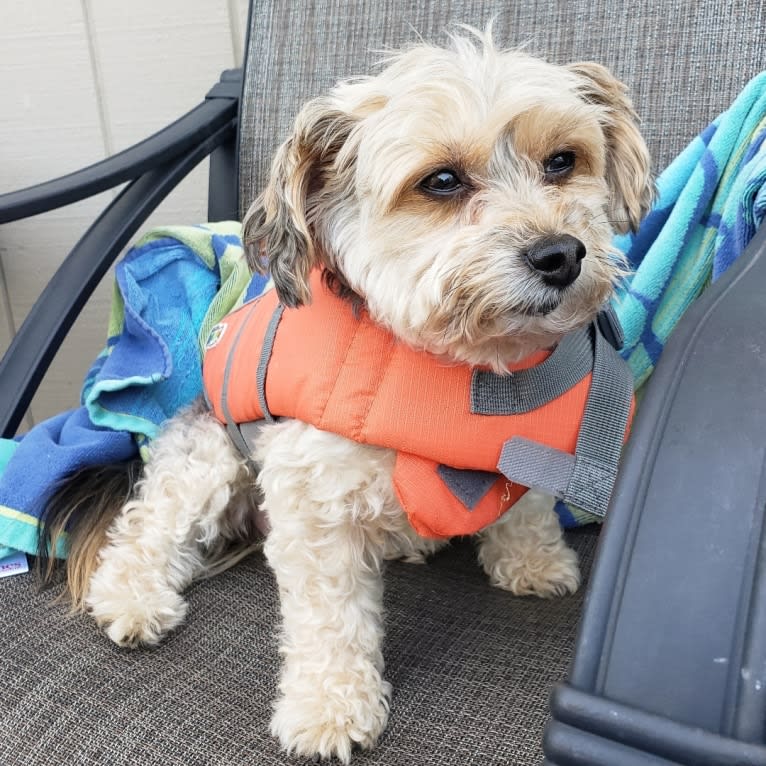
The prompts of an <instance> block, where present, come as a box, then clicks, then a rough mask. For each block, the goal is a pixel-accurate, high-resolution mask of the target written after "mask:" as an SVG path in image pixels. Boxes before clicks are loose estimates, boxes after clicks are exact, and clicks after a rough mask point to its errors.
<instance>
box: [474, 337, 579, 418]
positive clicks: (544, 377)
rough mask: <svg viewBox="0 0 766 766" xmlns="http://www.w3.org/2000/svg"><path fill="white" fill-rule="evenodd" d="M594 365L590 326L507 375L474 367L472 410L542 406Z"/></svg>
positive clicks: (504, 411)
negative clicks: (541, 359) (543, 357)
mask: <svg viewBox="0 0 766 766" xmlns="http://www.w3.org/2000/svg"><path fill="white" fill-rule="evenodd" d="M592 368H593V344H592V341H591V338H590V328H588V327H584V328H582V329H581V330H577V331H575V332H573V333H570V334H569V335H567V336H565V337H564V339H563V340H562V341H561V343H559V345H558V346H556V348H555V349H554V351H553V353H552V354H551V355H550V356H549V357H548V358H547V359H546V360H545V361H544V362H542V363H541V364H539V365H537V366H536V367H530V368H529V369H526V370H518V371H517V372H513V373H511V374H510V375H497V374H496V373H494V372H489V371H486V370H475V371H474V373H473V376H472V378H471V412H473V413H474V414H476V415H520V414H522V413H524V412H531V411H532V410H536V409H537V408H538V407H542V406H543V405H545V404H548V402H550V401H553V399H556V398H558V397H559V396H561V395H562V394H563V393H564V392H566V391H568V390H569V389H570V388H572V386H574V385H575V384H576V383H579V382H580V381H581V380H582V379H583V378H584V377H585V376H586V375H587V374H588V373H589V372H590V371H591V369H592Z"/></svg>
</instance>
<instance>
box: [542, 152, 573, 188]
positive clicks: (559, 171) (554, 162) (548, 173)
mask: <svg viewBox="0 0 766 766" xmlns="http://www.w3.org/2000/svg"><path fill="white" fill-rule="evenodd" d="M574 166H575V153H574V152H559V153H558V154H552V155H551V156H550V157H548V159H547V160H545V162H544V163H543V171H544V172H545V178H546V180H550V181H556V180H558V179H559V178H563V177H564V176H567V175H569V173H571V172H572V170H573V169H574Z"/></svg>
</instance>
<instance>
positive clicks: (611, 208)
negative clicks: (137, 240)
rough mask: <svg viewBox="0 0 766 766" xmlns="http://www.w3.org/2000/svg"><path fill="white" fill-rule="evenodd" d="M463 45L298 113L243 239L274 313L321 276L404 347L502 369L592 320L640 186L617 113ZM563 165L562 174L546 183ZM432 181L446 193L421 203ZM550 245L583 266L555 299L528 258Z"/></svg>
mask: <svg viewBox="0 0 766 766" xmlns="http://www.w3.org/2000/svg"><path fill="white" fill-rule="evenodd" d="M472 34H473V35H474V39H471V38H468V37H459V36H454V37H453V38H452V46H451V47H450V48H446V49H445V48H438V47H435V46H430V45H427V44H418V45H415V46H412V47H410V48H407V49H405V50H403V51H401V52H399V53H397V54H394V55H393V56H392V57H391V58H390V59H389V60H388V61H387V62H386V63H387V66H386V67H385V68H384V69H383V71H382V72H381V73H380V74H379V75H377V76H375V77H367V78H358V79H355V80H353V81H348V82H341V83H339V84H338V85H337V86H336V87H335V88H334V89H333V90H332V92H331V93H330V94H329V95H328V96H326V97H322V98H319V99H315V100H313V101H311V102H309V103H308V104H307V105H306V106H305V107H304V108H303V110H301V112H300V114H299V115H298V118H297V120H296V123H295V127H294V131H293V134H292V136H291V137H290V138H289V139H288V140H287V141H286V142H285V143H284V144H283V145H282V147H281V148H280V149H279V151H278V153H277V156H276V159H275V161H274V164H273V167H272V173H271V177H270V180H269V183H268V186H267V188H266V190H265V192H264V193H263V194H262V195H261V197H259V199H258V200H257V201H256V202H255V204H254V205H253V207H252V208H251V210H250V211H249V213H248V215H247V217H246V220H245V225H244V231H245V240H246V242H247V244H248V247H249V248H250V252H251V255H250V258H251V261H250V262H251V265H252V266H254V267H259V268H262V267H263V260H264V258H268V261H269V268H270V270H271V273H272V275H273V277H274V281H275V284H276V288H277V290H278V293H279V295H280V298H281V299H282V302H283V303H285V304H286V305H288V306H298V305H300V304H302V303H306V302H308V301H309V300H310V293H309V286H308V275H309V273H310V271H311V270H312V269H313V268H316V267H321V268H323V269H324V270H325V273H326V274H329V275H330V277H331V280H332V281H334V282H335V283H336V284H339V285H340V286H341V287H342V288H343V289H344V290H345V291H346V293H351V294H354V295H356V296H358V297H359V298H360V300H361V301H362V302H363V303H364V304H365V305H366V307H367V309H368V310H369V311H370V314H371V315H372V317H373V318H374V319H375V320H376V321H378V322H379V323H380V324H382V325H384V326H386V327H388V328H390V329H391V330H392V332H393V333H394V334H395V335H396V336H397V337H398V338H400V339H401V340H403V341H404V342H407V343H409V344H410V345H412V346H415V347H418V348H423V349H425V350H427V351H429V352H431V353H434V354H438V355H441V356H445V357H447V358H449V359H451V360H452V361H457V362H465V363H469V364H482V365H488V366H490V367H492V368H493V369H496V370H498V371H502V370H504V369H505V367H506V365H507V364H508V362H509V361H512V360H514V359H518V358H519V357H522V356H524V355H526V354H528V353H529V352H531V351H533V350H536V349H539V348H545V347H549V346H551V345H553V344H555V343H556V342H557V341H558V340H559V339H560V338H561V337H562V336H563V335H564V334H566V333H567V332H570V331H572V330H574V329H576V328H577V327H579V326H582V325H583V324H586V323H587V322H589V321H590V320H591V319H592V318H593V316H594V315H595V314H596V312H597V311H598V310H599V308H600V307H601V305H602V304H603V303H604V301H606V300H607V298H608V297H609V295H610V294H611V291H612V289H613V287H614V284H615V282H616V281H617V280H618V279H619V278H620V276H621V275H622V273H623V271H622V268H623V267H622V260H621V255H620V254H619V253H617V252H615V251H614V249H613V246H612V237H613V234H614V232H615V231H626V230H627V229H628V228H635V227H636V226H637V224H638V221H639V220H640V218H641V216H642V215H643V214H644V213H645V212H646V210H647V208H648V206H649V204H650V201H651V196H652V189H653V187H652V184H651V180H650V177H649V159H648V154H647V150H646V147H645V145H644V142H643V139H642V138H641V135H640V133H639V131H638V129H637V127H636V118H635V114H634V112H633V108H632V106H631V103H630V101H629V99H628V97H627V96H626V94H625V88H624V86H623V85H622V84H621V83H619V81H617V80H616V79H614V78H613V77H612V76H611V75H610V74H609V73H608V72H607V70H606V69H604V68H603V67H601V66H599V65H597V64H575V65H572V66H569V67H561V66H556V65H553V64H549V63H547V62H545V61H541V60H539V59H536V58H533V57H531V56H529V55H527V54H526V53H524V52H522V51H515V50H511V51H504V50H500V49H498V48H496V47H495V45H494V43H493V42H492V40H491V37H490V34H489V32H488V33H485V34H482V33H479V32H475V31H473V32H472ZM562 153H563V154H564V155H565V156H566V157H573V158H574V159H573V160H572V162H573V167H572V168H571V169H570V171H569V172H567V173H565V174H563V175H561V176H552V175H551V174H550V173H549V172H548V171H547V170H546V168H547V167H548V165H547V163H549V162H550V161H551V160H552V158H556V157H557V156H560V155H562ZM444 169H447V170H449V171H450V172H454V173H455V174H457V175H458V176H459V178H460V181H461V183H462V184H463V187H462V188H461V190H460V193H459V194H454V195H448V196H438V195H435V194H432V193H428V192H426V191H425V189H424V179H427V178H428V177H429V176H430V175H432V174H434V173H435V172H438V171H440V170H444ZM561 237H574V238H576V239H577V240H578V241H579V242H581V243H582V245H583V246H584V248H585V250H586V251H587V254H586V256H585V259H584V260H583V261H582V266H581V272H580V275H579V277H578V278H577V280H576V281H575V282H574V284H571V285H568V286H566V289H558V288H552V287H551V286H550V284H549V283H548V282H546V281H544V280H541V278H540V274H539V273H537V272H536V271H535V270H533V269H531V268H530V266H529V259H528V253H529V251H530V249H531V248H534V247H535V245H536V243H539V242H541V241H543V240H547V239H550V238H554V239H555V238H561Z"/></svg>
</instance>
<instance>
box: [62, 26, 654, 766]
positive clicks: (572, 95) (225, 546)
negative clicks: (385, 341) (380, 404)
mask: <svg viewBox="0 0 766 766" xmlns="http://www.w3.org/2000/svg"><path fill="white" fill-rule="evenodd" d="M652 189H653V187H652V184H651V181H650V178H649V158H648V154H647V150H646V146H645V144H644V142H643V140H642V138H641V135H640V133H639V131H638V129H637V126H636V116H635V114H634V111H633V108H632V105H631V102H630V100H629V99H628V97H627V95H626V89H625V87H624V86H623V85H622V84H621V83H620V82H618V81H617V80H616V79H615V78H614V77H613V76H612V75H611V74H610V73H609V72H608V71H607V70H606V69H605V68H604V67H602V66H600V65H598V64H594V63H577V64H572V65H570V66H556V65H553V64H550V63H546V62H545V61H541V60H539V59H536V58H533V57H531V56H529V55H527V54H526V53H524V52H521V51H518V50H510V51H508V50H499V49H497V48H496V47H495V46H494V45H493V43H492V40H491V38H490V35H489V34H488V33H487V34H479V33H473V32H471V33H470V35H466V36H459V35H455V36H453V37H452V39H451V44H450V46H449V47H448V48H440V47H434V46H431V45H428V44H417V45H414V46H412V47H409V48H406V49H404V50H402V51H401V52H399V53H396V54H395V55H392V56H391V57H390V59H389V60H388V61H387V63H386V66H385V68H384V69H383V70H382V71H381V73H380V74H378V75H377V76H374V77H368V78H359V79H355V80H351V81H346V82H341V83H339V84H338V85H337V86H336V87H335V88H334V89H333V90H332V91H331V92H330V93H329V95H326V96H323V97H320V98H317V99H315V100H312V101H310V102H309V103H307V104H306V105H305V106H304V108H303V109H302V110H301V112H300V114H299V115H298V117H297V119H296V121H295V126H294V130H293V134H292V135H291V136H290V138H289V139H288V140H287V141H286V142H285V143H284V144H283V145H282V146H281V147H280V149H279V150H278V152H277V154H276V157H275V159H274V162H273V166H272V171H271V177H270V179H269V182H268V186H267V188H266V189H265V191H264V192H263V193H262V194H261V196H260V197H259V198H258V199H257V200H256V202H255V203H254V204H253V206H252V208H251V209H250V211H249V212H248V214H247V217H246V220H245V222H244V235H245V241H246V243H247V244H248V245H249V259H250V263H251V265H252V266H253V267H254V268H261V267H262V262H263V259H264V258H266V259H267V260H268V268H269V269H270V271H271V274H272V276H273V279H274V284H275V286H276V290H277V293H278V295H279V298H280V300H281V302H282V303H283V304H284V305H285V306H287V307H300V306H302V305H304V304H309V303H310V302H311V300H312V295H311V288H310V274H311V273H312V272H313V271H315V270H316V269H321V270H323V272H324V275H325V279H326V281H327V282H328V284H330V285H331V286H332V288H333V289H334V290H335V292H336V294H338V295H340V296H341V297H343V298H344V299H348V300H350V301H352V302H353V304H354V306H355V309H356V310H357V311H365V312H368V314H369V316H370V317H371V318H372V320H373V321H374V322H376V323H378V324H380V325H381V326H383V327H385V328H387V329H388V330H389V331H390V332H391V333H393V335H394V336H395V338H396V339H398V341H399V342H402V343H405V344H408V345H409V346H411V347H413V348H416V349H419V350H422V351H423V352H425V353H429V354H432V355H435V356H437V357H439V358H440V359H441V360H444V361H445V363H450V364H462V365H469V366H480V367H483V368H488V369H490V370H493V371H495V372H497V373H503V372H506V371H507V368H508V365H509V364H510V363H513V362H516V361H518V360H520V359H523V358H524V357H526V356H527V355H529V354H530V353H531V352H534V351H539V350H541V349H550V348H553V347H554V346H555V345H556V344H557V342H558V341H559V340H560V339H561V338H562V337H563V336H564V335H565V334H567V333H569V332H570V331H573V330H575V329H577V328H580V327H582V326H583V325H585V324H587V323H588V322H590V321H592V319H593V318H594V316H595V315H596V314H597V312H598V311H599V309H600V307H601V306H602V305H603V304H604V302H605V301H606V300H607V299H608V298H609V296H610V294H611V292H612V290H613V286H614V284H615V282H616V280H618V279H619V277H620V276H621V274H622V273H623V261H622V258H621V256H620V254H619V253H617V252H615V250H614V249H613V245H612V237H613V234H614V232H615V231H620V232H625V231H627V230H628V229H634V228H635V227H636V226H637V224H638V222H639V220H640V219H641V217H642V215H643V214H644V213H645V212H646V211H647V209H648V207H649V204H650V201H651V196H652ZM541 242H545V243H546V244H545V252H544V254H543V255H544V257H538V256H539V252H538V251H539V246H540V243H541ZM424 417H428V415H427V413H426V414H424ZM250 457H251V458H252V463H251V461H250V460H248V459H246V458H245V457H244V456H243V455H242V454H240V452H239V451H238V450H237V449H235V447H234V446H233V444H232V442H231V440H230V438H229V436H228V435H227V433H226V430H225V428H224V427H223V426H222V425H221V424H220V423H219V422H218V421H217V420H216V419H214V418H213V417H212V416H211V414H210V413H209V412H208V411H207V409H206V407H205V406H203V405H197V406H195V407H193V408H192V409H190V410H189V411H187V412H185V413H183V414H181V415H179V416H177V417H175V418H173V419H172V420H171V421H170V422H168V423H167V425H166V426H165V428H164V430H163V432H162V433H161V435H160V436H159V437H158V438H157V439H156V440H155V441H154V443H153V444H152V445H151V456H150V460H149V461H148V463H147V464H146V466H145V469H144V470H143V474H142V476H141V478H140V479H139V480H138V481H137V482H136V483H135V485H134V486H133V487H132V491H131V494H130V497H129V499H127V501H125V500H124V498H123V500H122V502H119V503H117V504H116V505H115V503H114V497H115V492H114V487H112V488H111V489H110V488H109V487H106V486H105V485H106V484H107V483H108V481H107V480H108V478H109V476H108V475H107V474H104V475H101V476H100V478H99V477H98V476H97V477H95V481H94V483H93V484H90V485H86V486H83V485H80V486H75V485H74V484H72V483H70V487H69V492H70V494H69V496H68V497H67V499H66V502H63V500H62V498H64V497H65V496H66V492H65V493H64V494H63V495H62V494H60V495H59V497H58V499H57V500H54V502H53V503H52V505H51V510H50V513H49V518H48V524H49V530H48V531H49V533H50V534H51V535H52V536H53V538H55V537H56V535H58V534H60V533H61V531H62V529H63V528H64V526H67V525H68V526H67V529H68V531H69V544H70V557H69V559H68V563H67V568H68V580H69V588H70V592H71V594H72V597H73V599H74V601H75V603H76V604H78V605H79V606H81V607H84V608H85V609H86V610H87V611H88V612H90V613H91V614H92V615H93V616H94V618H95V619H96V621H97V622H98V624H99V625H101V626H102V627H103V628H104V629H105V630H106V632H107V634H108V636H109V637H110V638H111V639H112V640H113V641H114V642H116V643H117V644H119V645H121V646H134V645H137V644H150V645H151V644H157V643H158V642H159V641H160V640H161V639H162V638H163V636H165V635H166V634H167V633H168V631H170V630H172V629H173V628H175V627H176V626H178V625H179V624H180V623H181V622H182V621H183V619H184V617H185V616H186V603H185V602H184V599H183V597H182V596H181V593H182V591H183V590H184V589H185V588H186V587H187V586H188V585H189V583H190V582H192V580H194V579H195V578H197V577H200V576H202V575H205V574H208V573H209V572H210V570H211V568H215V567H216V566H218V567H220V566H223V565H225V564H226V563H230V562H231V560H232V556H233V554H232V553H231V550H232V547H231V546H232V545H235V546H236V545H237V543H239V544H240V546H241V547H240V548H239V549H237V548H236V547H235V550H240V551H243V550H244V551H246V550H248V548H247V545H248V544H249V543H252V541H253V540H255V539H256V538H257V530H256V514H257V513H258V512H259V509H260V512H263V511H265V514H266V516H267V518H268V524H269V527H270V530H269V532H268V535H267V537H266V539H265V543H264V551H265V555H266V557H267V559H268V561H269V564H270V565H271V567H272V568H273V570H274V573H275V575H276V578H277V582H278V584H279V594H280V599H281V611H282V619H283V621H282V632H281V653H282V656H283V666H282V673H281V680H280V684H279V699H278V700H277V701H276V703H275V708H274V716H273V721H272V732H273V734H274V735H275V736H277V737H278V738H279V740H280V741H281V743H282V745H283V746H284V748H285V749H286V750H288V751H290V752H294V753H297V754H301V755H309V756H310V755H319V756H322V757H328V756H337V757H339V758H340V759H341V760H343V761H344V762H347V761H348V760H349V758H350V755H351V751H352V748H353V747H355V746H361V747H363V748H370V747H372V746H373V745H374V744H375V742H376V740H377V739H378V736H379V735H380V733H381V732H382V731H383V729H384V727H385V725H386V721H387V718H388V713H389V696H390V691H391V689H390V685H389V684H388V683H387V682H386V681H385V680H384V678H383V659H382V654H381V641H382V638H383V625H382V604H381V601H382V587H383V586H382V578H381V565H382V562H383V560H384V559H386V558H392V557H401V558H405V559H407V560H409V561H413V562H417V561H422V560H423V559H424V558H425V557H426V556H427V555H428V554H430V553H432V552H433V551H435V550H436V549H437V548H438V547H439V546H440V545H442V544H443V541H438V540H433V539H426V538H422V537H420V536H418V535H417V534H416V533H415V531H414V530H413V529H412V527H411V526H410V525H409V524H408V521H407V518H406V516H405V514H404V513H403V512H402V509H401V507H400V504H399V502H398V500H397V495H396V494H395V492H394V491H393V489H392V481H391V477H392V470H393V465H394V454H393V453H392V451H391V450H389V449H385V448H381V447H376V446H369V445H363V444H359V443H356V442H353V441H350V440H348V439H346V438H344V437H342V436H338V435H336V434H333V433H328V432H326V431H322V430H319V429H317V428H316V427H314V426H312V425H308V424H306V423H303V422H300V421H297V420H290V419H282V420H280V421H278V422H276V423H273V424H270V425H267V426H265V427H264V428H263V429H262V431H261V434H260V437H259V438H258V441H257V446H256V448H255V450H254V454H252V455H251V456H250ZM252 465H256V466H257V467H258V468H257V473H256V471H255V470H254V469H253V468H252ZM104 476H106V477H107V478H104ZM91 478H92V477H91ZM94 487H98V488H99V490H98V491H99V492H103V496H102V497H101V498H100V499H99V500H98V504H100V505H101V506H102V508H101V510H100V511H98V510H96V509H91V510H92V511H93V512H92V513H91V512H88V513H82V514H79V515H78V516H77V518H76V519H75V518H74V517H73V514H72V510H73V508H75V507H76V506H78V502H79V505H80V506H81V505H82V503H83V501H84V499H85V498H92V497H93V491H94V490H93V488H94ZM72 492H75V493H79V501H78V502H72V494H71V493H72ZM48 541H49V542H50V537H49V538H48ZM477 543H478V556H479V561H480V562H481V564H482V566H483V567H484V569H485V570H486V572H487V574H488V576H489V578H490V582H491V583H492V584H493V585H495V586H497V587H500V588H505V589H507V590H509V591H511V592H512V593H514V594H518V595H522V594H525V595H526V594H535V595H538V596H542V597H550V596H557V595H563V594H565V593H568V592H573V591H575V590H576V589H577V587H578V585H579V571H578V567H577V560H576V556H575V554H574V552H573V551H571V550H570V549H569V548H568V547H567V546H566V544H565V542H564V540H563V537H562V533H561V530H560V527H559V523H558V520H557V517H556V515H555V513H554V512H553V509H552V503H551V501H550V499H547V498H544V497H542V496H541V495H539V494H536V493H534V492H529V493H528V494H527V495H526V496H525V497H524V498H522V500H521V501H519V502H518V503H517V504H516V505H515V506H514V507H513V508H512V509H511V510H510V511H508V512H507V513H506V514H505V515H503V516H502V517H501V518H500V519H499V520H498V521H497V522H496V523H494V524H492V525H491V526H489V527H488V528H486V529H484V530H483V531H482V532H481V533H480V534H478V535H477Z"/></svg>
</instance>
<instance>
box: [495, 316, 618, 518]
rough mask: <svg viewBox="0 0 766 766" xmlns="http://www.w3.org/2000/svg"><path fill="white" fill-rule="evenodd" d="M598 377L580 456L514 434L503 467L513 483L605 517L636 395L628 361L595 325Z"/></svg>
mask: <svg viewBox="0 0 766 766" xmlns="http://www.w3.org/2000/svg"><path fill="white" fill-rule="evenodd" d="M590 334H592V338H593V340H592V343H593V346H594V349H593V377H592V379H591V386H590V391H589V392H588V400H587V403H586V405H585V413H584V415H583V421H582V425H581V426H580V433H579V434H578V437H577V447H576V449H575V454H574V456H572V455H568V454H566V453H564V452H559V451H558V450H554V449H552V448H551V447H546V446H543V445H540V444H536V443H535V442H532V441H529V440H527V439H521V438H519V437H514V438H512V439H509V440H508V441H507V442H506V443H505V445H504V446H503V450H502V453H501V455H500V460H499V462H498V465H497V467H498V470H499V471H500V472H501V473H502V474H503V475H504V476H506V477H507V478H508V479H510V480H511V481H515V482H517V483H519V484H522V485H524V486H527V487H535V488H537V489H542V490H544V491H546V492H550V493H551V494H554V495H556V496H557V497H560V498H561V499H562V500H564V501H565V502H568V503H572V504H573V505H576V506H577V507H579V508H582V509H583V510H586V511H589V512H590V513H594V514H597V515H599V516H604V515H605V514H606V511H607V507H608V505H609V499H610V497H611V495H612V489H613V488H614V482H615V479H616V477H617V467H618V464H619V460H620V455H621V453H622V444H623V440H624V437H625V428H626V426H627V423H628V416H629V415H630V406H631V402H632V396H633V377H632V375H631V373H630V369H629V367H628V365H627V364H626V363H625V362H624V361H623V359H622V358H621V357H620V355H619V354H618V353H617V351H615V349H614V348H612V346H611V345H609V343H608V342H607V341H606V339H605V338H604V336H603V335H602V334H601V332H600V331H599V329H598V325H597V324H596V323H594V324H593V325H592V330H590Z"/></svg>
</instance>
